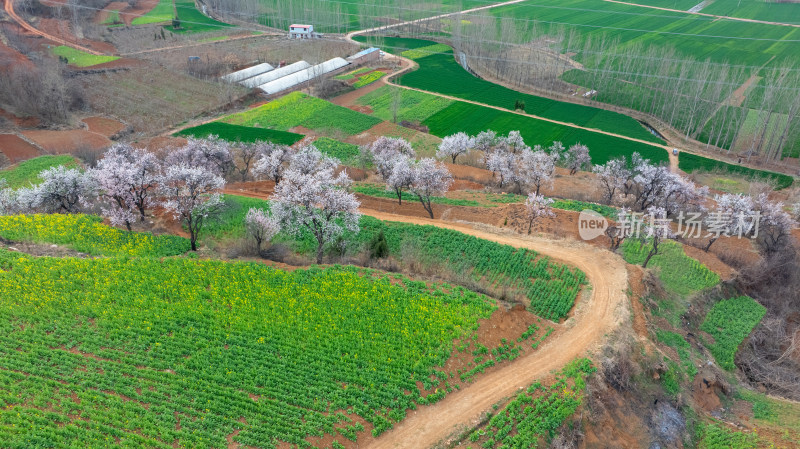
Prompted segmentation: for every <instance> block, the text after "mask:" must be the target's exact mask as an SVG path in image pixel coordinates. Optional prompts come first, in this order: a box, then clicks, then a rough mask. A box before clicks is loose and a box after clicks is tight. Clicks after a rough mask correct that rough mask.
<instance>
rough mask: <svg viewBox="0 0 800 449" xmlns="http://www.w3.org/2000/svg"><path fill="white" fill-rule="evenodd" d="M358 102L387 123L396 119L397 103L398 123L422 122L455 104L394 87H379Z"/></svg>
mask: <svg viewBox="0 0 800 449" xmlns="http://www.w3.org/2000/svg"><path fill="white" fill-rule="evenodd" d="M396 98H397V100H396ZM357 101H358V103H359V104H361V105H365V106H369V107H371V108H372V114H373V115H374V116H375V117H378V118H380V119H382V120H387V121H390V120H392V119H393V118H394V117H393V113H392V111H393V105H394V104H395V101H397V102H398V103H397V108H396V110H397V121H403V120H408V121H410V122H422V121H424V120H425V119H427V118H428V117H430V116H431V115H433V114H435V113H437V112H439V111H441V110H442V109H444V108H446V107H447V106H450V105H451V104H453V101H452V100H448V99H446V98H441V97H437V96H435V95H430V94H426V93H423V92H417V91H415V90H408V89H400V88H397V87H392V86H382V87H379V88H378V89H376V90H374V91H372V92H370V93H368V94H366V95H364V96H363V97H361V98H359V99H358V100H357Z"/></svg>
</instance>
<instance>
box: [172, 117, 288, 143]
mask: <svg viewBox="0 0 800 449" xmlns="http://www.w3.org/2000/svg"><path fill="white" fill-rule="evenodd" d="M175 135H176V136H183V137H189V136H193V137H208V136H210V135H215V136H219V138H220V139H225V140H228V141H231V142H255V141H257V140H264V141H269V142H275V143H281V144H284V145H292V144H294V143H297V142H299V141H300V140H302V139H303V135H302V134H297V133H290V132H288V131H279V130H275V129H265V128H254V127H252V126H239V125H231V124H229V123H222V122H211V123H206V124H203V125H199V126H194V127H192V128H186V129H184V130H181V131H179V132H177V133H175Z"/></svg>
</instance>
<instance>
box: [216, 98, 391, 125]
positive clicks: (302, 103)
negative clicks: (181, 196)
mask: <svg viewBox="0 0 800 449" xmlns="http://www.w3.org/2000/svg"><path fill="white" fill-rule="evenodd" d="M221 121H223V122H225V123H230V124H234V125H242V126H254V127H261V128H273V129H278V130H283V131H286V130H289V129H291V128H293V127H295V126H304V127H306V128H310V129H314V130H325V129H333V130H339V131H342V132H344V133H345V134H347V135H353V134H358V133H361V132H363V131H366V130H368V129H369V128H372V127H373V126H375V125H377V124H378V123H380V122H381V120H380V119H377V118H375V117H371V116H368V115H365V114H361V113H358V112H356V111H353V110H352V109H348V108H345V107H343V106H338V105H335V104H333V103H329V102H327V101H325V100H321V99H319V98H316V97H311V96H308V95H306V94H303V93H300V92H292V93H290V94H288V95H285V96H283V97H281V98H278V99H277V100H274V101H271V102H269V103H267V104H265V105H263V106H259V107H257V108H253V109H250V110H248V111H245V112H240V113H238V114H233V115H229V116H227V117H224V118H222V119H221Z"/></svg>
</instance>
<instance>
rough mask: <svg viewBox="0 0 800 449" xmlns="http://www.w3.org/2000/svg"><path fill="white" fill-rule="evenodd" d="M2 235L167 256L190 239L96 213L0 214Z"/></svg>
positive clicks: (107, 252)
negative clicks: (123, 226) (128, 227)
mask: <svg viewBox="0 0 800 449" xmlns="http://www.w3.org/2000/svg"><path fill="white" fill-rule="evenodd" d="M0 237H2V238H4V239H6V240H11V241H14V242H31V243H55V244H59V245H65V246H67V247H69V248H72V249H74V250H76V251H80V252H83V253H87V254H90V255H95V256H99V255H103V256H134V257H139V256H149V257H165V256H174V255H178V254H183V253H185V252H186V251H188V250H189V241H188V240H187V239H185V238H183V237H177V236H172V235H159V236H156V235H152V234H150V233H144V232H126V231H123V230H120V229H117V228H112V227H110V226H106V225H104V224H103V220H102V219H100V217H97V216H94V215H59V214H51V215H6V216H0Z"/></svg>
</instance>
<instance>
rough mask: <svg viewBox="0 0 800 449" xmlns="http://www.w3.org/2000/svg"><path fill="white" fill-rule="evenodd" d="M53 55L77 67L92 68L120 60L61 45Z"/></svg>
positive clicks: (55, 49) (115, 57)
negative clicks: (61, 57) (65, 59)
mask: <svg viewBox="0 0 800 449" xmlns="http://www.w3.org/2000/svg"><path fill="white" fill-rule="evenodd" d="M53 54H54V55H56V56H63V57H65V58H67V59H68V60H69V63H70V64H71V65H74V66H75V67H91V66H94V65H98V64H103V63H106V62H111V61H116V60H117V59H119V56H98V55H93V54H91V53H86V52H85V51H81V50H76V49H74V48H72V47H67V46H66V45H59V46H58V47H55V48H53Z"/></svg>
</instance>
